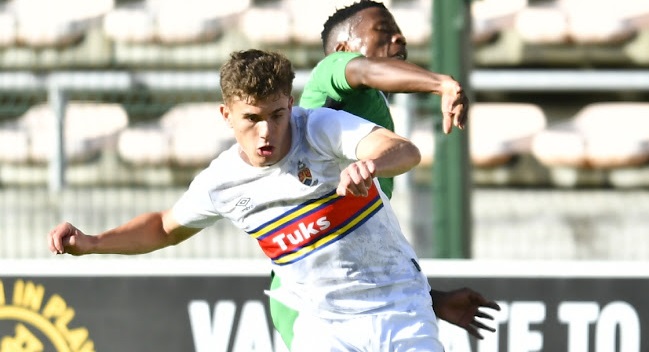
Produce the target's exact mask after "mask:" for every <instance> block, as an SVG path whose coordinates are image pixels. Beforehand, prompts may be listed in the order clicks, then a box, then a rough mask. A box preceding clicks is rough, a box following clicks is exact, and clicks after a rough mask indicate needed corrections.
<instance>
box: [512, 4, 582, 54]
mask: <svg viewBox="0 0 649 352" xmlns="http://www.w3.org/2000/svg"><path fill="white" fill-rule="evenodd" d="M514 29H515V30H516V32H517V33H518V35H519V36H520V38H521V39H522V40H523V42H525V43H530V44H565V43H567V42H568V40H569V38H570V36H569V32H568V14H567V13H566V11H565V10H564V9H563V8H561V7H560V6H559V5H558V4H557V3H555V2H551V3H543V4H542V5H536V4H529V5H528V6H526V7H524V8H523V9H521V10H520V11H518V12H517V13H516V16H515V18H514Z"/></svg>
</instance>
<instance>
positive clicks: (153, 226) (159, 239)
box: [90, 213, 176, 254]
mask: <svg viewBox="0 0 649 352" xmlns="http://www.w3.org/2000/svg"><path fill="white" fill-rule="evenodd" d="M175 242H176V241H174V237H173V236H171V235H170V234H168V233H167V232H166V231H165V229H164V227H163V221H162V213H146V214H142V215H139V216H137V217H135V218H133V219H132V220H130V221H128V222H127V223H125V224H123V225H121V226H119V227H116V228H114V229H111V230H108V231H105V232H102V233H100V234H98V235H96V236H94V240H93V245H92V247H91V249H90V252H91V253H94V254H142V253H149V252H152V251H155V250H157V249H160V248H164V247H167V246H169V245H172V244H175Z"/></svg>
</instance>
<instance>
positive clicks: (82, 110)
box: [20, 102, 128, 163]
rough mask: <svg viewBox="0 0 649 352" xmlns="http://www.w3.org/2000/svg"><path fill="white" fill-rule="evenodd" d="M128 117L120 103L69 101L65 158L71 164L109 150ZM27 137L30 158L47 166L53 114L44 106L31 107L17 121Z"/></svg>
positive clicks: (52, 139) (50, 150) (65, 131)
mask: <svg viewBox="0 0 649 352" xmlns="http://www.w3.org/2000/svg"><path fill="white" fill-rule="evenodd" d="M127 124H128V116H127V114H126V111H125V110H124V108H123V107H122V106H121V105H119V104H109V103H90V102H69V103H68V105H67V108H66V112H65V130H64V140H65V155H66V160H67V161H68V162H70V163H80V162H85V161H89V160H91V159H93V158H95V157H97V156H98V155H99V154H100V153H101V152H102V151H103V150H104V148H108V147H111V146H112V145H113V144H114V142H115V141H116V138H117V135H118V133H119V132H120V131H121V130H122V129H124V128H126V126H127ZM20 125H21V126H22V128H23V129H24V130H25V131H26V132H27V135H28V138H29V143H30V144H29V159H30V161H31V162H34V163H47V162H48V161H49V160H50V157H51V152H52V146H53V145H54V133H55V131H56V129H55V127H54V113H53V112H52V109H51V108H50V106H49V105H47V104H39V105H36V106H33V107H32V108H30V109H29V110H28V111H27V112H25V114H24V115H23V116H21V118H20Z"/></svg>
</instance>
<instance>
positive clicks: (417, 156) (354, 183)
mask: <svg viewBox="0 0 649 352" xmlns="http://www.w3.org/2000/svg"><path fill="white" fill-rule="evenodd" d="M356 157H357V158H358V159H359V161H357V162H355V163H352V164H351V165H349V166H347V167H346V168H345V169H344V170H343V171H342V172H341V173H340V183H339V184H338V189H337V193H338V194H339V195H346V194H348V193H349V194H351V195H354V196H366V195H367V191H368V189H369V188H370V186H371V185H372V179H373V178H374V177H394V176H397V175H400V174H403V173H405V172H407V171H409V170H410V169H412V168H413V167H415V166H417V165H418V164H419V162H420V161H421V153H420V152H419V149H418V148H417V146H415V145H414V144H413V143H412V142H410V141H409V140H407V139H405V138H403V137H401V136H399V135H397V134H395V133H394V132H391V131H390V130H387V129H385V128H381V127H376V128H375V129H374V130H373V131H372V132H371V133H370V134H368V135H367V136H365V138H363V139H362V140H361V141H360V142H359V144H358V146H357V147H356Z"/></svg>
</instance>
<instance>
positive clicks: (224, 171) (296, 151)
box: [173, 107, 430, 318]
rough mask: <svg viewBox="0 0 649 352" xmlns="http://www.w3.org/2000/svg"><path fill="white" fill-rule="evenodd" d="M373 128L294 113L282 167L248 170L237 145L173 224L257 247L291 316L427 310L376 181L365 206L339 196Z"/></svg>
mask: <svg viewBox="0 0 649 352" xmlns="http://www.w3.org/2000/svg"><path fill="white" fill-rule="evenodd" d="M375 127H376V125H375V124H373V123H371V122H368V121H366V120H364V119H361V118H359V117H356V116H354V115H351V114H348V113H346V112H344V111H337V110H331V109H326V108H321V109H313V110H307V109H302V108H299V107H294V108H293V111H292V117H291V128H292V138H293V140H292V144H291V149H290V151H289V153H288V154H287V155H286V156H285V157H284V158H283V159H282V160H281V161H279V162H278V163H276V164H274V165H272V166H267V167H253V166H251V165H249V164H247V163H246V162H244V161H243V160H242V159H241V157H240V155H239V146H238V145H237V144H235V145H234V146H232V147H231V148H230V149H229V150H227V151H225V152H223V153H222V154H221V155H219V156H218V157H217V158H216V159H215V160H213V161H212V163H211V164H210V165H209V166H208V167H207V168H206V169H205V170H203V171H202V172H201V173H200V174H199V175H197V176H196V178H195V179H194V180H193V181H192V183H191V185H190V186H189V188H188V190H187V191H186V192H185V194H184V195H183V196H182V197H181V198H180V199H179V200H178V201H177V203H176V204H175V205H174V207H173V214H174V217H175V219H176V220H177V221H178V222H179V223H180V224H182V225H184V226H188V227H194V228H204V227H207V226H210V225H211V224H213V223H214V222H215V221H217V220H219V219H221V218H226V219H228V220H230V221H231V222H232V223H234V224H235V225H236V226H237V227H239V228H240V229H241V230H243V231H245V232H246V233H247V234H248V235H250V236H251V237H253V238H254V239H256V240H257V241H258V243H259V245H260V247H261V249H262V251H263V252H264V253H265V254H266V255H267V256H268V257H269V258H270V260H271V261H272V262H273V270H274V271H275V274H276V275H278V276H279V277H280V279H281V282H282V286H281V287H280V288H279V289H278V290H273V291H270V292H268V294H269V295H271V296H272V297H274V298H276V299H277V300H279V301H280V302H282V303H284V304H286V305H288V306H290V307H292V308H294V309H308V310H310V311H311V312H313V313H315V314H318V315H320V316H323V317H334V318H335V317H340V316H347V315H349V314H363V313H375V312H379V311H385V310H390V309H403V308H404V307H408V306H409V304H410V303H411V301H413V300H427V301H430V295H429V290H430V287H429V286H428V281H427V279H426V277H425V276H424V275H423V274H422V273H421V272H420V269H419V266H418V264H417V262H416V261H417V258H416V255H415V252H414V250H413V249H412V247H411V246H410V244H409V243H408V241H407V240H406V238H405V237H404V236H403V234H402V232H401V229H400V227H399V224H398V222H397V220H396V217H395V215H394V212H393V210H392V209H391V207H390V204H389V200H388V199H387V198H386V197H385V195H384V194H383V192H381V190H380V188H379V185H378V182H376V181H375V182H374V186H373V187H372V188H371V191H370V194H369V195H368V196H367V197H354V196H345V197H341V196H338V195H337V194H336V188H337V186H338V182H339V180H340V172H341V171H342V169H343V168H345V167H346V166H347V165H349V164H350V163H351V162H353V161H354V160H356V154H355V151H356V146H357V145H358V143H359V141H360V140H361V139H362V138H364V137H365V136H366V135H368V134H369V133H370V132H371V131H372V130H373V129H374V128H375Z"/></svg>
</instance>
